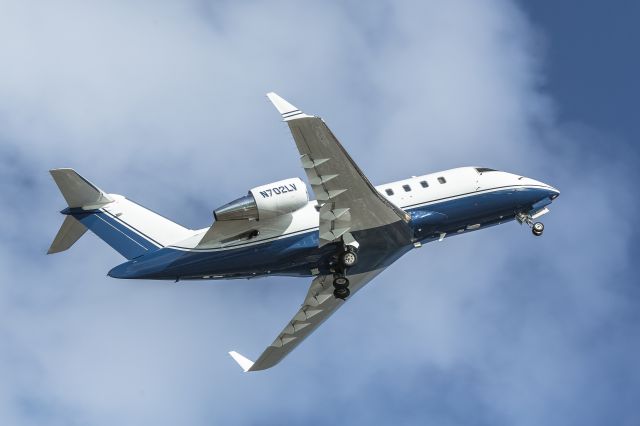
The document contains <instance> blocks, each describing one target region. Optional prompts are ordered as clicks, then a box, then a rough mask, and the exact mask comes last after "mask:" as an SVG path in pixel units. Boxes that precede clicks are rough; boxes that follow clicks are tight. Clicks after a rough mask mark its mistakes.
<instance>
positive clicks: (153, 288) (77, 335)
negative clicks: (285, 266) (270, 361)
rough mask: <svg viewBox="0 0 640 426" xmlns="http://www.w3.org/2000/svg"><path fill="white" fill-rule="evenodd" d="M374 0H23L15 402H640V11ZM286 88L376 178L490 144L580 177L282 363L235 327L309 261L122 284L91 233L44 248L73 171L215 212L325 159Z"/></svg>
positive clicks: (57, 406) (14, 48) (230, 412)
mask: <svg viewBox="0 0 640 426" xmlns="http://www.w3.org/2000/svg"><path fill="white" fill-rule="evenodd" d="M369 3H371V4H369ZM558 3H561V4H558ZM363 4H364V2H357V1H342V2H340V1H336V2H278V1H270V2H267V1H264V2H262V1H250V2H230V1H218V2H215V1H202V0H184V1H180V2H172V1H154V2H151V1H136V2H131V1H112V2H81V1H58V2H42V1H24V0H20V1H18V0H16V1H10V0H0V195H1V196H2V203H1V204H0V217H1V218H2V221H1V222H0V268H1V271H2V278H1V279H0V424H2V425H20V426H21V425H114V424H119V425H146V424H154V425H175V424H189V425H211V424H274V425H280V424H287V423H291V424H299V423H303V422H304V423H306V424H327V423H328V424H372V423H380V424H390V423H394V424H420V425H422V424H434V425H460V424H465V425H541V424H544V425H573V424H575V425H578V424H579V425H602V424H618V425H636V424H638V421H639V420H638V419H639V418H640V410H639V409H638V405H637V401H638V400H639V399H640V362H639V361H638V359H640V357H639V356H638V354H639V352H640V340H639V339H638V336H639V335H640V289H639V288H638V284H637V278H636V270H635V267H634V266H635V265H634V263H633V261H634V259H637V258H638V244H637V240H638V237H639V235H638V230H637V227H636V220H635V219H636V213H635V212H636V211H637V209H638V207H639V206H638V201H637V197H636V194H637V182H638V179H639V178H640V176H639V173H638V171H637V167H638V164H639V161H638V160H639V152H638V147H637V141H636V139H637V136H638V134H639V131H640V128H639V125H638V120H637V111H638V107H637V105H638V104H637V102H638V101H637V100H638V98H640V93H639V87H638V80H637V78H638V77H637V76H638V75H640V66H639V63H640V59H639V58H638V55H637V53H636V50H637V46H636V45H637V43H636V40H637V39H638V37H639V36H640V30H638V28H637V21H638V19H639V18H640V7H639V6H637V4H636V3H635V2H631V1H624V0H619V1H614V2H606V3H604V2H596V1H593V2H588V1H587V2H585V1H580V2H577V1H567V2H546V1H542V2H537V1H536V2H515V1H509V0H495V1H494V0H466V1H465V0H454V1H452V0H448V1H421V2H419V1H414V2H410V1H407V2H395V1H379V2H367V5H366V6H363ZM271 90H274V91H276V92H278V93H280V94H281V95H282V96H284V97H285V98H287V99H289V100H290V101H291V102H292V103H294V104H295V105H297V106H299V107H300V108H302V109H303V110H305V111H306V112H308V113H313V114H318V115H321V116H322V117H323V118H324V119H325V120H326V121H327V122H328V123H329V125H330V126H331V128H332V129H333V130H334V132H335V133H336V135H337V136H338V137H339V138H340V139H341V141H342V142H343V144H344V145H345V147H346V148H347V149H348V150H349V151H350V153H351V154H352V156H353V157H354V158H355V159H356V161H357V162H358V163H359V164H360V165H361V166H362V168H363V170H364V171H365V172H366V173H367V174H368V176H369V177H370V178H371V179H372V180H373V181H374V182H375V183H382V182H385V181H389V180H395V179H401V178H405V177H408V176H410V175H416V174H423V173H428V172H433V171H437V170H443V169H447V168H451V167H456V166H461V165H482V166H488V167H494V168H498V169H503V170H507V171H512V172H517V173H520V174H524V175H527V176H530V177H534V178H536V179H539V180H542V181H544V182H547V183H549V184H552V185H554V186H556V187H558V188H559V189H560V190H561V191H562V195H561V197H560V198H559V199H558V201H557V202H556V203H554V205H553V206H552V212H551V214H549V215H548V216H546V217H545V224H546V231H545V235H544V237H542V238H534V237H532V236H531V234H530V232H529V231H528V229H525V228H522V227H519V226H518V225H517V224H513V223H512V224H508V225H504V226H502V227H499V228H492V229H491V230H487V231H482V232H478V233H475V234H470V235H467V236H464V237H460V238H452V239H450V240H447V241H445V242H443V243H434V244H430V245H427V246H425V247H424V248H422V249H420V250H416V251H414V252H412V253H410V254H408V255H407V256H405V257H404V258H403V259H401V260H400V261H398V262H397V263H396V264H394V265H393V266H392V267H391V268H389V269H388V270H387V271H386V272H385V273H384V274H382V275H381V276H380V277H379V278H378V279H377V280H376V281H375V282H374V283H373V284H371V285H370V286H368V287H367V288H366V289H365V290H363V291H362V292H360V293H359V294H358V295H357V297H356V298H354V299H352V300H351V301H350V302H349V304H348V305H347V306H345V307H344V308H343V309H341V310H340V311H339V312H338V313H337V314H336V315H334V316H333V317H332V318H331V320H329V321H328V322H327V323H325V325H324V326H323V327H322V328H321V329H319V330H318V331H317V332H316V333H315V334H314V335H313V336H312V337H311V338H310V339H308V340H307V341H306V342H305V343H304V344H302V345H301V346H300V347H299V348H298V349H297V350H296V351H295V352H294V353H293V354H292V355H291V356H290V357H288V358H287V359H286V361H285V362H283V363H282V364H280V365H279V366H278V367H276V368H274V369H272V370H268V371H266V372H262V373H255V374H244V373H242V371H241V370H240V369H239V368H238V366H237V365H235V363H234V362H233V361H232V360H231V359H230V358H229V357H228V355H227V351H228V350H231V349H236V350H238V351H240V352H242V353H244V354H246V355H248V356H250V357H255V356H257V355H258V354H259V353H260V352H261V351H262V350H263V349H264V347H265V346H266V345H267V344H269V343H270V342H271V341H272V340H273V338H274V337H275V336H276V334H277V333H278V332H279V331H280V330H281V328H282V326H283V325H284V323H285V322H286V321H288V320H289V318H290V317H291V315H292V314H293V313H294V312H295V311H296V309H297V307H298V305H299V303H300V302H301V301H302V299H303V297H304V295H305V294H306V291H307V285H308V282H307V281H306V280H298V279H291V278H284V279H282V278H274V277H272V278H268V279H261V280H252V281H229V282H212V283H195V284H192V283H184V284H173V283H159V282H145V281H121V280H114V279H110V278H108V277H106V272H107V271H108V270H109V269H110V268H111V267H113V266H115V265H117V264H118V263H120V262H122V261H123V260H124V259H122V258H121V257H120V256H119V255H118V254H117V253H116V252H114V251H112V250H111V249H110V248H109V247H108V246H107V245H105V244H104V243H102V242H101V241H100V240H98V239H97V238H96V237H94V236H93V235H89V234H88V235H87V236H86V237H84V238H83V239H82V240H80V241H79V242H78V243H77V244H76V245H75V246H74V247H73V248H72V249H71V250H69V251H68V252H65V253H62V254H59V255H55V256H45V255H44V253H45V252H46V250H47V248H48V246H49V244H50V242H51V239H52V238H53V236H54V235H55V233H56V231H57V229H58V227H59V224H60V223H61V222H62V217H61V216H60V215H59V214H57V212H58V211H59V210H60V209H62V208H63V207H65V203H64V200H63V199H62V197H61V196H60V194H59V192H58V191H57V188H56V187H55V185H54V184H53V182H52V180H51V178H50V177H49V175H48V173H47V170H48V169H50V168H54V167H73V168H75V169H77V170H78V171H79V172H80V173H82V174H83V175H85V176H86V177H87V178H89V179H91V180H92V181H94V182H95V183H97V184H98V185H99V186H101V187H102V188H103V189H105V190H107V191H109V192H115V193H121V194H124V195H127V196H129V197H130V198H132V199H134V200H136V201H138V202H140V203H142V204H144V205H146V206H147V207H149V208H152V209H154V210H156V211H159V212H161V213H163V214H165V215H166V216H168V217H171V218H173V219H174V220H176V221H177V222H179V223H182V224H184V225H185V226H188V227H191V228H200V227H205V226H208V225H209V224H210V222H211V210H212V209H213V208H215V207H217V206H219V205H221V204H224V203H225V202H227V201H229V200H231V199H233V198H236V197H238V196H240V195H242V194H244V193H246V191H247V189H248V188H251V187H254V186H257V185H260V184H263V183H267V182H272V181H276V180H279V179H283V178H288V177H294V176H302V175H304V174H303V173H302V170H301V169H300V167H299V165H298V161H297V152H296V150H295V147H294V144H293V141H292V139H291V137H290V135H289V132H288V130H287V128H286V126H285V125H284V124H283V123H282V122H280V119H279V117H278V114H277V113H276V112H275V110H274V109H273V108H272V107H271V105H270V104H269V103H268V102H267V100H266V97H265V96H264V94H265V93H266V92H268V91H271Z"/></svg>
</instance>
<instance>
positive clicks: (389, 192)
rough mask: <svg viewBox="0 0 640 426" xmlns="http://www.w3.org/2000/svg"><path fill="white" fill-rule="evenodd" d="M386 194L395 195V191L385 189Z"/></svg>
mask: <svg viewBox="0 0 640 426" xmlns="http://www.w3.org/2000/svg"><path fill="white" fill-rule="evenodd" d="M384 192H386V193H387V195H393V189H391V188H387V189H385V190H384Z"/></svg>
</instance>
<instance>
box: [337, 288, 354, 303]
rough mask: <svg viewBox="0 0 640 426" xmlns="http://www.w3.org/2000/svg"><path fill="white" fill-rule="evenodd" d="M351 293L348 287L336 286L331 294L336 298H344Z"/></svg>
mask: <svg viewBox="0 0 640 426" xmlns="http://www.w3.org/2000/svg"><path fill="white" fill-rule="evenodd" d="M350 294H351V292H350V291H349V289H348V288H346V287H344V288H336V289H335V290H333V296H334V297H335V298H336V299H342V300H344V299H346V298H347V297H349V295H350Z"/></svg>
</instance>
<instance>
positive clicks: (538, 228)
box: [516, 213, 544, 237]
mask: <svg viewBox="0 0 640 426" xmlns="http://www.w3.org/2000/svg"><path fill="white" fill-rule="evenodd" d="M516 220H517V221H518V222H520V224H523V223H526V224H527V225H528V226H529V228H531V232H532V233H533V235H535V236H536V237H539V236H541V235H542V233H543V232H544V223H542V222H534V221H533V219H532V218H531V216H529V215H527V214H524V213H518V214H517V215H516Z"/></svg>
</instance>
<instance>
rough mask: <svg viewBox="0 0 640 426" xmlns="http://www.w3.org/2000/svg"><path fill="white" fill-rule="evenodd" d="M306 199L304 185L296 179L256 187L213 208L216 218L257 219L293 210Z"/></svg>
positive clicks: (307, 196) (302, 205)
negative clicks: (242, 195)
mask: <svg viewBox="0 0 640 426" xmlns="http://www.w3.org/2000/svg"><path fill="white" fill-rule="evenodd" d="M308 202H309V193H308V192H307V185H305V184H304V182H303V181H302V180H301V179H299V178H293V179H285V180H281V181H278V182H274V183H269V184H266V185H262V186H258V187H255V188H253V189H251V190H250V191H249V193H248V194H247V195H245V196H244V197H240V198H238V199H236V200H233V201H232V202H230V203H227V204H225V205H224V206H222V207H220V208H217V209H215V210H214V211H213V216H214V217H215V219H216V220H217V221H223V220H261V219H270V218H273V217H276V216H280V215H283V214H287V213H291V212H294V211H296V210H298V209H300V208H302V207H304V206H306V205H307V203H308Z"/></svg>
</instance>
